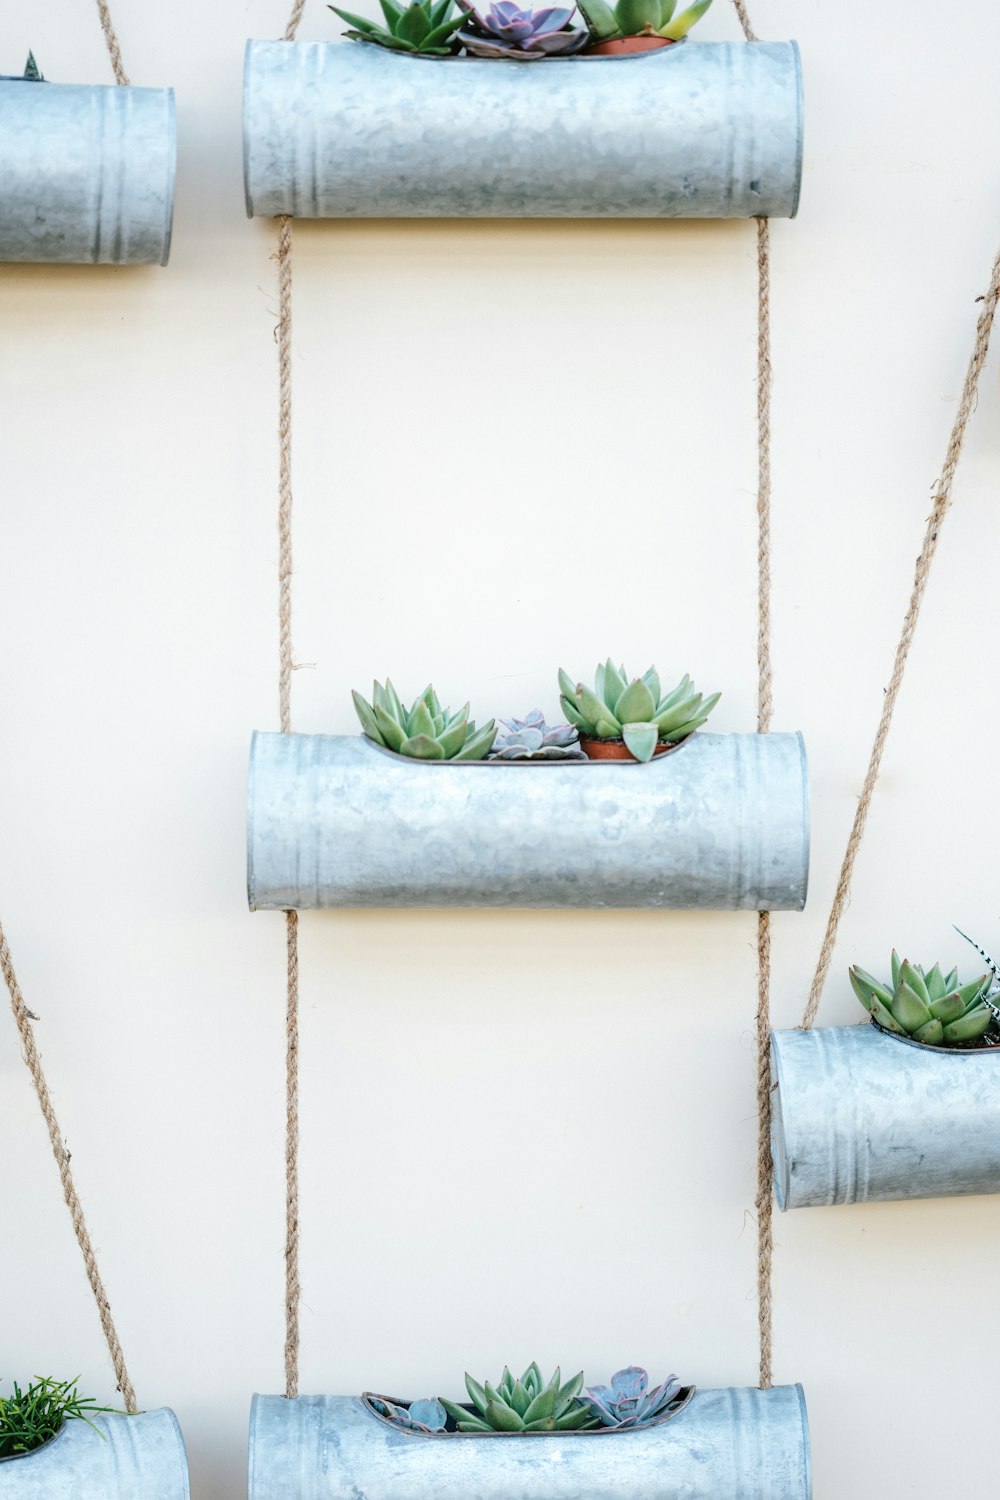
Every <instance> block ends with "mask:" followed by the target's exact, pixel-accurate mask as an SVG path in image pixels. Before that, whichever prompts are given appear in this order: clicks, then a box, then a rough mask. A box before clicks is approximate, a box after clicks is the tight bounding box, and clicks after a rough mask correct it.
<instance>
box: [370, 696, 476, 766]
mask: <svg viewBox="0 0 1000 1500" xmlns="http://www.w3.org/2000/svg"><path fill="white" fill-rule="evenodd" d="M351 696H352V698H353V699H354V707H355V708H356V709H357V712H358V718H359V719H360V720H361V727H362V729H363V730H364V732H365V734H366V735H367V736H368V738H369V739H370V740H374V741H375V743H376V745H382V746H384V747H385V749H387V750H395V751H396V753H397V754H398V755H411V756H413V758H414V760H484V759H485V758H486V755H487V754H488V752H489V750H490V747H491V746H492V744H493V741H494V738H495V737H496V732H497V731H496V721H495V720H494V719H491V720H490V722H489V723H488V724H484V725H483V727H482V729H477V728H476V722H475V720H474V719H470V718H469V705H468V704H467V703H466V704H465V706H464V707H463V708H460V709H459V711H458V713H457V714H453V713H452V712H451V711H450V710H449V709H447V708H442V707H441V704H440V703H439V702H438V696H437V693H435V691H434V689H433V687H431V686H430V685H428V686H427V687H425V688H424V690H423V692H422V693H421V694H420V697H419V698H415V699H414V701H413V706H412V707H411V708H404V707H403V704H402V703H401V702H400V699H399V694H398V693H397V692H396V689H395V688H394V687H393V685H392V683H391V682H390V680H389V678H388V677H387V678H386V679H385V686H384V687H383V686H382V684H381V683H380V682H376V683H374V684H373V691H372V701H371V703H369V702H368V700H367V699H366V698H363V697H362V696H361V694H360V693H357V692H354V693H352V694H351Z"/></svg>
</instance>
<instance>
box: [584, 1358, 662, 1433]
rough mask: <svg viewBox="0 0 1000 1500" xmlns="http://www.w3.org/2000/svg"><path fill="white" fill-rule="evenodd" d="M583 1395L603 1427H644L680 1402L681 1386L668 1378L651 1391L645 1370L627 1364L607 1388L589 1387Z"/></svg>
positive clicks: (657, 1419)
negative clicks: (626, 1367)
mask: <svg viewBox="0 0 1000 1500" xmlns="http://www.w3.org/2000/svg"><path fill="white" fill-rule="evenodd" d="M583 1394H584V1397H585V1398H586V1400H588V1401H589V1402H590V1405H591V1409H592V1410H593V1412H594V1415H595V1416H596V1417H597V1418H598V1420H599V1421H600V1423H601V1426H602V1427H646V1426H648V1425H649V1424H650V1423H651V1422H657V1421H659V1420H660V1419H661V1418H663V1417H665V1416H667V1415H668V1413H669V1412H670V1410H671V1408H672V1407H675V1406H677V1405H678V1404H679V1403H680V1400H681V1383H680V1381H679V1380H678V1379H677V1376H676V1375H668V1376H667V1378H666V1380H665V1381H663V1383H662V1385H658V1386H654V1387H653V1389H652V1390H650V1389H649V1376H648V1375H647V1374H646V1371H645V1370H643V1369H641V1368H640V1367H639V1366H638V1365H630V1366H629V1367H628V1369H625V1370H619V1371H618V1372H617V1373H616V1374H614V1375H612V1377H611V1384H610V1385H594V1386H588V1387H587V1389H586V1390H585V1391H584V1393H583Z"/></svg>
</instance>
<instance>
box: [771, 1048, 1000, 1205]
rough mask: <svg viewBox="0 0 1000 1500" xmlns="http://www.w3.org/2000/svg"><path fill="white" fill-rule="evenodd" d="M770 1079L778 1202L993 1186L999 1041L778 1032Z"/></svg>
mask: <svg viewBox="0 0 1000 1500" xmlns="http://www.w3.org/2000/svg"><path fill="white" fill-rule="evenodd" d="M771 1081H772V1084H773V1085H774V1089H773V1091H772V1095H771V1099H772V1115H771V1154H772V1158H773V1161H774V1191H775V1198H776V1200H777V1203H778V1207H779V1208H781V1209H789V1208H812V1207H817V1206H825V1205H828V1204H835V1203H868V1202H876V1201H891V1200H896V1199H903V1198H952V1197H963V1196H967V1195H970V1194H975V1193H998V1192H1000V1046H986V1047H971V1048H949V1047H934V1046H926V1045H924V1044H923V1043H921V1042H913V1041H911V1040H910V1039H909V1038H905V1037H897V1036H892V1035H890V1033H889V1032H887V1031H883V1030H882V1028H881V1027H879V1026H876V1025H874V1024H873V1023H871V1022H862V1023H861V1024H860V1025H858V1026H827V1027H817V1028H815V1029H814V1030H811V1031H776V1032H773V1033H772V1035H771Z"/></svg>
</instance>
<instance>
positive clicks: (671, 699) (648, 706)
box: [559, 0, 720, 759]
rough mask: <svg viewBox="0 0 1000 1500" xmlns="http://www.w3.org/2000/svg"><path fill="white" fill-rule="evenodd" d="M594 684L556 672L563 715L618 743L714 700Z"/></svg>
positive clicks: (623, 684) (602, 672) (678, 721)
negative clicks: (628, 728)
mask: <svg viewBox="0 0 1000 1500" xmlns="http://www.w3.org/2000/svg"><path fill="white" fill-rule="evenodd" d="M657 3H659V0H657ZM594 684H595V691H593V692H592V691H591V690H590V689H589V688H588V687H586V686H585V685H584V684H583V683H574V682H573V680H572V679H571V678H570V677H569V675H568V673H566V672H564V671H563V670H562V668H560V669H559V687H560V689H561V692H562V696H561V698H560V703H561V705H562V709H563V712H564V713H565V714H566V717H567V718H568V719H569V720H570V722H571V723H572V724H575V725H576V727H577V728H578V729H579V730H580V731H581V733H583V734H586V735H589V736H591V737H593V738H596V739H622V738H624V735H623V732H622V725H623V724H626V723H628V724H630V725H636V724H652V725H655V728H656V731H657V737H658V738H659V739H660V740H670V741H671V742H673V743H678V742H679V741H680V740H682V739H686V738H687V736H688V735H689V734H692V733H693V732H694V730H695V729H697V728H698V727H699V726H700V725H701V724H703V723H704V722H705V720H706V719H707V718H708V715H709V714H710V713H711V711H712V709H713V708H714V707H715V705H716V704H717V703H718V701H719V697H720V694H718V693H713V694H712V696H711V697H710V698H702V695H701V694H700V693H698V692H697V691H696V690H695V688H694V686H693V684H692V682H691V679H690V677H688V676H684V677H683V678H682V679H681V681H680V682H679V683H678V684H677V686H676V687H675V688H673V689H672V690H671V692H670V693H668V694H667V695H666V697H664V698H660V697H659V694H660V691H661V688H660V680H659V676H658V674H657V672H656V669H655V667H649V668H647V670H646V671H645V672H644V673H643V675H642V677H637V678H632V679H629V677H628V675H627V673H626V672H625V669H624V667H616V666H615V664H614V662H613V661H612V660H611V658H610V657H608V659H607V660H606V661H604V662H602V663H601V664H600V665H599V666H598V668H597V670H596V673H595V677H594ZM645 739H646V737H645V736H644V737H643V738H642V739H641V740H640V743H642V744H644V743H645ZM634 753H635V752H633V754H634ZM646 758H647V759H648V756H647V757H646Z"/></svg>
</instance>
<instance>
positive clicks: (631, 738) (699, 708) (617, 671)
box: [559, 656, 722, 761]
mask: <svg viewBox="0 0 1000 1500" xmlns="http://www.w3.org/2000/svg"><path fill="white" fill-rule="evenodd" d="M559 688H560V691H561V693H562V697H561V698H560V699H559V702H560V704H561V705H562V710H563V713H564V714H565V715H566V717H567V719H569V721H570V723H571V724H575V725H576V727H577V729H579V731H580V733H581V734H583V735H587V736H588V737H589V738H591V739H597V740H624V742H625V744H626V745H627V746H628V749H629V751H630V752H631V754H632V755H634V756H635V758H636V760H642V761H646V760H651V759H652V758H653V755H654V754H655V752H656V747H657V745H658V744H661V743H668V744H674V745H676V744H679V743H680V741H681V740H685V739H687V737H688V735H690V734H693V733H694V731H695V730H696V729H698V728H700V727H701V725H702V724H704V723H705V720H706V719H707V718H708V716H709V714H710V713H711V712H712V709H713V708H714V707H715V705H716V704H717V703H718V701H719V698H720V697H721V696H722V695H721V694H720V693H713V694H712V695H711V697H709V698H705V697H703V696H702V694H701V693H699V692H697V691H696V690H695V687H694V684H693V683H692V681H691V679H690V677H688V676H684V677H682V678H681V680H680V682H679V683H678V684H677V686H676V687H675V688H673V689H672V690H671V691H670V692H669V693H663V692H662V690H661V687H660V679H659V676H658V674H657V671H656V668H655V667H650V668H649V669H648V671H646V672H644V673H643V674H642V676H641V677H633V678H632V679H631V680H630V679H629V676H628V673H627V672H626V671H625V668H624V667H616V666H615V664H614V662H613V661H612V660H611V658H610V656H609V657H608V659H607V661H606V662H603V663H601V664H600V665H598V667H597V670H596V672H595V673H594V687H593V690H591V689H590V688H588V687H587V686H586V685H585V684H584V683H582V682H574V681H573V679H572V677H570V675H569V673H568V672H564V671H563V670H562V668H561V667H560V669H559Z"/></svg>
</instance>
